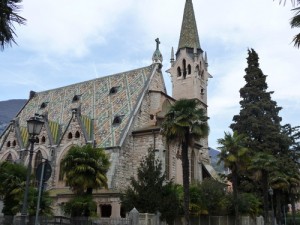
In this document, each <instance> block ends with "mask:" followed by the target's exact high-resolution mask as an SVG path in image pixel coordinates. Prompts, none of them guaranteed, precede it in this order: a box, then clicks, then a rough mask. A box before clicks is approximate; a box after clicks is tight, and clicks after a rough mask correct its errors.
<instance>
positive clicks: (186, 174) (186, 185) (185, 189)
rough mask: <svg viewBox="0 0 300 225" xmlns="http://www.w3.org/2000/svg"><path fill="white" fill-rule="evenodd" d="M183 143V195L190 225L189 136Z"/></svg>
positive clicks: (186, 224)
mask: <svg viewBox="0 0 300 225" xmlns="http://www.w3.org/2000/svg"><path fill="white" fill-rule="evenodd" d="M185 136H186V137H185V140H184V141H182V149H181V160H182V176H183V194H184V219H185V225H189V220H190V213H189V203H190V179H189V157H188V134H186V135H185Z"/></svg>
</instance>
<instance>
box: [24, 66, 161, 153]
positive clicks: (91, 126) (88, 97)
mask: <svg viewBox="0 0 300 225" xmlns="http://www.w3.org/2000/svg"><path fill="white" fill-rule="evenodd" d="M154 68H155V65H153V64H152V65H150V66H148V67H144V68H140V69H136V70H132V71H128V72H123V73H119V74H115V75H111V76H106V77H101V78H97V79H93V80H89V81H86V82H82V83H77V84H73V85H69V86H66V87H61V88H57V89H53V90H48V91H43V92H38V93H36V94H35V95H34V97H33V98H31V99H30V100H29V101H28V103H27V104H26V106H25V107H24V108H23V110H22V111H21V112H20V113H19V114H18V117H19V118H20V127H21V131H22V138H23V141H24V142H25V140H26V137H25V136H26V132H25V130H26V129H25V127H26V120H27V119H28V118H30V117H31V116H33V115H34V114H35V113H39V114H43V113H47V114H48V120H49V121H50V130H51V133H52V135H53V138H54V139H55V142H57V140H58V139H59V138H58V135H59V129H61V130H62V131H64V130H65V129H66V126H67V124H68V122H69V121H70V118H72V109H73V108H78V107H79V108H80V113H81V119H82V122H83V125H84V127H85V129H86V131H87V134H88V136H89V137H92V136H94V138H95V141H96V143H97V146H100V147H113V146H118V145H119V143H120V135H121V134H122V131H123V129H124V128H125V127H126V125H127V123H128V121H129V118H130V116H131V112H132V111H133V110H134V109H135V107H136V105H137V103H138V99H139V97H140V96H141V93H142V92H143V90H144V89H145V88H146V84H147V81H148V79H149V78H150V75H151V74H152V73H153V71H154ZM114 87H117V88H115V89H114V91H113V92H111V91H110V90H111V89H112V88H114ZM76 95H77V98H76V101H74V96H76ZM43 102H47V106H46V107H44V108H41V107H40V106H41V104H42V103H43ZM115 116H119V117H121V122H120V123H119V124H113V119H114V117H115ZM92 132H93V134H92Z"/></svg>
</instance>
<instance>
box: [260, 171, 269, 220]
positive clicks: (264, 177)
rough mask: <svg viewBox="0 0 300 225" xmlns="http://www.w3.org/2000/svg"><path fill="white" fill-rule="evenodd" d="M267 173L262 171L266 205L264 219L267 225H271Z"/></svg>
mask: <svg viewBox="0 0 300 225" xmlns="http://www.w3.org/2000/svg"><path fill="white" fill-rule="evenodd" d="M268 180H269V179H268V173H267V171H264V170H263V171H262V191H263V204H264V219H265V222H266V225H269V224H270V223H269V221H270V218H269V181H268Z"/></svg>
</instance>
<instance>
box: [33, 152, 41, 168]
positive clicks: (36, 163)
mask: <svg viewBox="0 0 300 225" xmlns="http://www.w3.org/2000/svg"><path fill="white" fill-rule="evenodd" d="M42 160H43V155H42V152H41V151H38V152H37V153H36V154H35V159H34V170H33V171H34V173H35V172H36V169H37V167H38V166H39V165H40V163H41V162H42Z"/></svg>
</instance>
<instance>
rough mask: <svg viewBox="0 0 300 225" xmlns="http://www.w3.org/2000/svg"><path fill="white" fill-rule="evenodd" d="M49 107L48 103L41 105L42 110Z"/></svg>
mask: <svg viewBox="0 0 300 225" xmlns="http://www.w3.org/2000/svg"><path fill="white" fill-rule="evenodd" d="M47 105H48V102H43V103H42V104H41V106H40V109H44V108H46V107H47Z"/></svg>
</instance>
